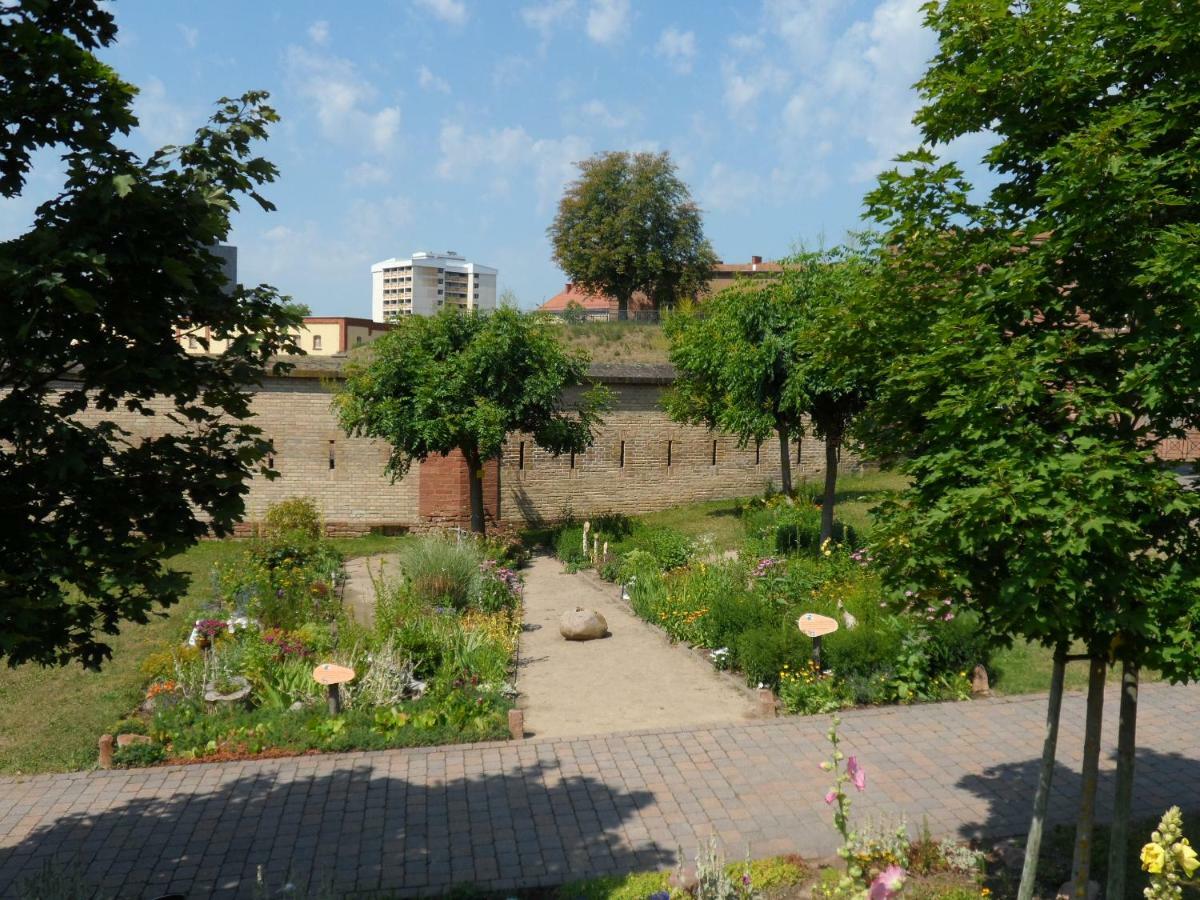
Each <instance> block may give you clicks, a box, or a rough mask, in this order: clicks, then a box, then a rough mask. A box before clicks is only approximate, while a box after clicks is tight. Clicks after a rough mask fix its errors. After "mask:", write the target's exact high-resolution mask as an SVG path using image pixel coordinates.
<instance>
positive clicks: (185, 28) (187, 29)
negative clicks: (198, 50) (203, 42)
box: [179, 25, 200, 49]
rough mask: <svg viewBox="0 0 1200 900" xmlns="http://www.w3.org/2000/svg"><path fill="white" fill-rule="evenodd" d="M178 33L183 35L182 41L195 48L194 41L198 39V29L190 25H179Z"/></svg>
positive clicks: (190, 47)
mask: <svg viewBox="0 0 1200 900" xmlns="http://www.w3.org/2000/svg"><path fill="white" fill-rule="evenodd" d="M179 33H180V34H181V35H183V42H184V43H185V44H187V45H188V48H189V49H195V47H196V43H197V42H198V41H199V40H200V29H199V28H193V27H192V26H191V25H180V26H179Z"/></svg>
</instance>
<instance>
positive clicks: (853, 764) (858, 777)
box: [846, 756, 867, 792]
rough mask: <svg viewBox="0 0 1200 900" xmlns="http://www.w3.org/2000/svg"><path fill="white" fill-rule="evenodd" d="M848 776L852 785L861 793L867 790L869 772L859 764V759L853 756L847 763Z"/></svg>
mask: <svg viewBox="0 0 1200 900" xmlns="http://www.w3.org/2000/svg"><path fill="white" fill-rule="evenodd" d="M846 774H847V775H849V776H850V783H851V784H853V785H854V786H855V787H856V788H858V790H859V791H860V792H861V791H865V790H866V789H867V772H866V770H865V769H864V768H863V767H862V766H860V765H859V764H858V757H856V756H852V757H850V759H848V760H847V761H846Z"/></svg>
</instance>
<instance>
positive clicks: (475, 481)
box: [334, 307, 608, 532]
mask: <svg viewBox="0 0 1200 900" xmlns="http://www.w3.org/2000/svg"><path fill="white" fill-rule="evenodd" d="M555 327H556V326H554V325H553V324H551V323H550V322H549V321H547V320H546V319H545V318H544V317H543V316H540V315H537V314H522V313H520V312H518V311H517V310H515V309H512V308H510V307H502V308H501V309H498V310H496V311H495V312H492V313H487V314H484V313H480V312H477V311H475V312H470V313H461V312H458V311H456V310H445V311H443V312H441V313H439V314H438V315H436V316H431V317H425V316H410V317H406V318H403V319H401V320H399V321H398V322H397V323H396V326H395V327H394V328H393V329H392V330H391V331H389V332H388V333H387V334H385V335H383V336H382V337H381V338H379V339H378V340H377V341H375V342H374V343H373V344H372V345H371V347H370V350H369V352H367V353H364V355H363V357H362V358H360V359H357V360H355V361H353V362H351V363H350V365H349V366H348V369H347V373H346V380H345V383H344V384H343V386H342V388H341V390H340V391H339V393H338V394H337V397H336V399H335V401H334V402H335V407H336V409H337V413H338V418H339V420H340V422H341V425H342V428H343V429H344V430H345V431H346V433H347V434H350V435H361V436H366V437H373V438H379V439H381V440H385V441H387V442H388V443H389V445H390V455H389V457H388V462H387V472H388V474H389V475H391V476H392V478H399V477H401V476H403V475H404V474H405V473H406V472H407V471H408V469H409V467H410V466H411V465H412V464H413V462H416V461H420V460H423V459H425V458H427V457H429V456H431V455H433V454H440V455H442V456H445V455H447V454H449V453H451V452H452V451H455V450H458V451H461V453H462V455H463V457H464V458H465V460H466V462H467V466H468V469H469V471H470V476H471V477H470V485H471V527H472V528H473V529H474V530H475V531H480V532H481V531H483V530H484V525H485V523H484V506H483V480H482V468H483V464H484V463H485V462H487V461H489V460H493V459H497V458H499V456H500V451H501V449H502V448H503V446H504V441H505V439H506V437H507V436H508V435H509V434H510V433H512V432H518V431H519V432H524V433H526V434H529V435H530V436H531V437H532V438H533V439H534V440H535V441H537V443H538V445H539V446H541V447H543V448H545V449H546V450H549V451H550V452H551V453H553V454H555V455H558V454H561V453H567V452H576V453H578V452H582V451H583V450H585V449H586V448H587V447H589V446H590V445H591V443H592V441H593V439H594V435H595V428H596V427H597V426H598V425H599V424H600V414H601V413H602V412H603V410H604V409H605V408H606V407H607V405H608V395H607V392H606V391H605V390H604V389H603V388H598V387H594V388H592V389H590V390H586V391H584V392H582V394H581V395H580V397H579V400H578V402H577V403H576V404H575V405H574V406H573V407H570V408H569V407H568V406H567V405H566V402H565V398H564V392H565V391H567V390H568V389H570V388H575V387H579V386H582V385H584V384H586V381H587V378H586V376H587V367H588V359H587V356H586V355H585V354H581V353H571V352H569V351H567V350H564V349H563V347H562V345H561V344H560V343H559V341H558V338H557V336H556V335H555V333H554V332H555Z"/></svg>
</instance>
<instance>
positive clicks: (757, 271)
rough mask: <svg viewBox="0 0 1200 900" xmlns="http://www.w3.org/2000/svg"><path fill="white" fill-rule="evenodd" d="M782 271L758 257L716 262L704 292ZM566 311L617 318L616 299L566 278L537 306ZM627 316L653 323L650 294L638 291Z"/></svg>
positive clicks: (655, 315)
mask: <svg viewBox="0 0 1200 900" xmlns="http://www.w3.org/2000/svg"><path fill="white" fill-rule="evenodd" d="M782 270H783V266H781V265H780V264H779V263H773V262H766V263H765V262H763V259H762V257H761V256H752V257H750V262H748V263H726V262H718V263H717V264H716V265H715V266H713V269H712V275H711V277H710V278H709V279H708V289H707V290H706V291H705V294H706V295H707V294H715V293H716V292H717V291H720V290H723V289H724V288H727V287H729V286H730V285H731V284H733V282H734V281H735V280H736V279H738V278H757V277H762V276H770V275H774V274H775V273H777V272H781V271H782ZM568 310H575V311H576V313H577V316H578V318H579V319H580V320H586V321H591V322H607V321H610V320H611V321H616V319H617V298H616V297H608V296H606V295H604V294H593V293H590V292H588V291H585V290H584V289H583V288H581V287H579V286H578V285H577V284H575V283H574V282H573V281H568V282H567V284H566V287H564V288H563V289H562V290H561V291H560V292H559V293H557V294H555V295H554V296H553V297H551V298H550V299H549V300H547V301H546V302H545V303H543V304H542V305H541V306H540V307H538V311H539V312H548V313H553V314H554V315H556V316H566V315H568ZM629 318H630V319H634V320H637V319H642V320H646V321H651V322H653V321H656V320H657V319H658V311H657V310H656V309H655V308H654V304H653V303H651V301H650V298H649V297H647V296H646V295H645V294H643V293H641V292H638V293H636V294H634V295H633V297H631V298H630V300H629Z"/></svg>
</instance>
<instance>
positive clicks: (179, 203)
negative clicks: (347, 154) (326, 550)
mask: <svg viewBox="0 0 1200 900" xmlns="http://www.w3.org/2000/svg"><path fill="white" fill-rule="evenodd" d="M115 36H116V27H115V25H114V23H113V19H112V16H111V15H110V14H109V13H108V12H107V11H106V10H105V9H104V8H102V7H101V6H100V5H99V4H98V3H96V2H92V0H72V2H64V3H41V2H25V3H4V4H3V5H2V6H0V84H3V85H4V102H3V104H0V117H2V122H3V127H0V193H3V195H4V196H6V197H15V196H18V195H19V194H20V193H21V191H22V190H23V188H24V184H25V179H26V177H27V175H28V173H29V172H30V169H31V158H32V155H33V154H34V153H35V152H36V151H38V150H39V149H41V148H61V149H62V154H63V161H64V163H65V166H66V182H65V185H64V186H63V188H62V190H61V191H60V193H59V194H58V195H57V196H56V197H54V198H53V199H51V200H49V201H47V202H46V203H44V204H42V205H41V206H40V207H38V209H37V212H36V214H35V217H34V221H33V224H32V226H31V227H30V229H29V230H28V231H26V232H25V233H24V234H22V235H20V236H18V237H16V238H14V239H11V240H7V241H4V242H3V243H0V294H2V295H3V297H4V302H3V303H2V304H0V448H2V449H0V517H2V518H3V521H4V522H5V523H6V527H5V529H4V530H3V532H2V534H0V560H2V562H0V657H3V658H5V659H7V661H8V663H9V664H10V665H16V664H18V663H21V662H25V661H36V662H39V663H42V664H53V663H59V664H62V663H66V662H68V661H70V660H78V661H80V662H81V663H82V664H83V665H85V666H87V667H91V668H97V667H99V666H100V664H101V663H102V662H103V661H104V660H105V659H107V658H108V657H109V656H110V655H111V650H110V648H109V646H108V645H107V644H106V643H105V642H104V640H103V637H104V635H109V634H115V633H117V631H118V629H119V626H120V624H121V623H122V622H123V621H133V622H145V621H146V620H147V616H148V615H149V613H150V612H151V611H152V610H153V609H155V608H156V607H157V606H160V605H161V606H166V605H168V604H171V603H174V602H176V601H177V600H178V599H179V598H180V596H181V595H182V592H183V591H184V590H185V588H186V586H187V579H186V576H184V575H182V574H180V573H176V572H171V571H168V570H166V569H165V568H164V567H163V565H162V563H161V560H162V559H163V558H164V557H166V556H169V555H171V554H174V553H178V552H180V551H181V550H183V549H185V548H186V547H188V546H189V545H191V544H192V543H194V542H195V541H196V540H198V539H199V538H200V537H201V536H202V535H204V534H206V533H208V532H209V531H210V529H211V530H212V531H213V532H215V533H217V534H225V533H228V531H229V530H230V528H231V527H232V525H233V523H234V522H235V521H236V520H237V519H238V518H239V517H240V516H241V514H242V512H243V502H242V498H243V495H244V494H245V493H246V490H247V486H246V482H247V479H248V478H249V477H250V475H251V474H252V473H253V471H254V470H255V469H256V467H257V464H258V462H259V460H260V459H262V457H263V456H264V455H265V454H266V452H267V450H268V449H269V445H268V442H267V441H266V440H264V439H263V437H262V436H261V434H260V433H259V430H258V429H257V428H254V427H253V426H251V425H250V424H247V423H246V421H245V420H246V419H247V418H248V417H249V416H250V407H249V404H250V397H249V394H248V392H247V387H246V386H247V385H248V384H251V383H253V382H255V381H256V380H257V379H258V378H259V377H260V376H261V374H262V372H263V369H264V367H265V366H267V365H268V363H269V360H270V358H271V357H272V356H274V355H276V354H278V353H280V352H283V351H290V350H292V349H293V348H294V345H293V344H292V341H291V339H290V338H289V337H288V333H287V329H288V326H290V325H292V324H294V323H295V319H294V317H293V316H291V315H290V314H288V313H287V312H286V311H285V310H284V309H283V308H282V306H281V304H280V297H279V296H278V295H277V294H276V293H275V291H274V290H272V289H271V288H268V287H265V286H264V287H257V288H253V289H250V290H244V289H242V290H236V291H234V292H232V293H227V287H228V286H227V285H226V279H225V277H224V276H223V274H222V271H221V264H220V261H219V260H218V259H216V258H215V257H214V256H213V255H212V254H211V253H210V252H209V251H208V249H207V248H209V247H211V246H212V245H213V244H215V243H218V242H219V241H221V240H223V239H225V238H226V237H227V236H228V233H229V217H230V214H231V212H233V211H235V210H236V209H237V208H238V199H237V198H238V197H239V195H248V196H250V197H251V198H253V199H254V200H255V201H256V202H257V203H258V204H259V205H260V206H262V207H264V208H266V209H271V208H272V207H271V204H270V203H269V202H268V201H267V200H266V199H264V198H263V197H262V196H261V195H260V194H259V193H258V188H259V186H260V185H262V184H263V183H264V182H269V181H272V180H273V179H274V177H275V168H274V167H273V166H272V165H271V164H270V163H269V162H267V161H266V160H265V159H262V158H261V157H257V156H254V155H253V153H252V145H253V144H254V142H256V141H258V140H262V139H263V138H265V136H266V131H267V126H268V124H269V123H271V122H273V121H275V119H276V116H275V114H274V112H273V111H272V110H271V109H270V108H269V107H268V106H266V105H265V102H264V101H265V99H266V95H265V94H261V93H252V94H246V95H245V96H243V97H242V98H240V99H238V100H222V101H220V103H219V104H218V106H217V112H216V114H215V115H214V116H213V118H212V121H211V124H210V125H208V126H207V127H204V128H201V129H200V130H199V131H198V132H197V133H196V137H195V140H194V141H193V142H191V143H189V144H186V145H184V146H182V147H167V148H164V149H162V150H159V151H158V152H156V153H154V154H152V155H151V156H150V157H149V158H148V159H146V160H142V159H140V158H138V157H137V156H136V155H135V154H133V153H132V152H130V151H129V150H127V149H124V148H122V147H121V146H119V145H118V141H119V139H120V137H121V135H123V134H125V133H127V132H128V131H129V130H130V129H131V128H132V127H134V126H135V125H136V124H137V121H136V119H135V118H134V116H133V113H132V110H131V104H132V100H133V97H134V95H135V93H136V89H135V88H134V87H133V86H132V85H130V84H127V83H126V82H123V81H121V80H120V78H119V77H118V76H117V74H116V73H115V72H114V71H113V70H112V69H110V68H109V67H108V66H106V65H105V64H103V63H102V62H100V61H99V60H98V59H97V58H96V56H95V55H94V51H95V50H97V49H98V48H100V47H103V46H106V45H109V44H111V43H112V42H113V40H114V39H115ZM194 322H202V323H204V324H205V325H208V326H209V327H210V328H211V329H212V332H213V334H214V336H215V337H218V338H222V339H225V338H228V339H229V348H228V350H226V352H224V353H223V354H220V355H218V356H212V357H199V356H194V355H191V356H190V355H188V354H187V353H186V352H184V350H183V349H182V347H181V346H180V344H179V341H178V338H177V333H178V331H179V329H184V328H187V327H188V325H189V323H194ZM118 409H119V410H120V411H121V413H122V416H123V418H124V419H125V420H126V421H128V417H129V414H130V413H133V414H135V415H141V416H145V417H147V419H148V422H147V425H148V426H149V427H148V428H147V429H146V431H148V432H150V435H151V436H142V435H141V434H140V433H134V432H133V431H131V430H130V429H128V428H126V427H124V426H122V425H121V424H119V423H118V422H117V421H116V420H115V417H114V416H113V415H112V413H114V412H115V411H117V410H118ZM139 431H140V429H139Z"/></svg>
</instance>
